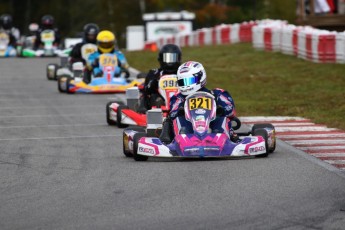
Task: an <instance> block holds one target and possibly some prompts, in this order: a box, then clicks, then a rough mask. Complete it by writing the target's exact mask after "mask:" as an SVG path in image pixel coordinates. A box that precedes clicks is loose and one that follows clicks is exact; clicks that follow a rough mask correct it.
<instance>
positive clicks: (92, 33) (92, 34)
mask: <svg viewBox="0 0 345 230" xmlns="http://www.w3.org/2000/svg"><path fill="white" fill-rule="evenodd" d="M98 32H99V27H98V25H96V24H94V23H88V24H86V25H85V26H84V40H85V42H88V43H94V44H96V41H97V40H96V38H97V34H98Z"/></svg>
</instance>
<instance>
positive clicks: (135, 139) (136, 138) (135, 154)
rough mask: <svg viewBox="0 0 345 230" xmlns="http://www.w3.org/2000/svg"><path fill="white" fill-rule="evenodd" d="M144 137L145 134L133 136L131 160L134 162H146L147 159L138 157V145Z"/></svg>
mask: <svg viewBox="0 0 345 230" xmlns="http://www.w3.org/2000/svg"><path fill="white" fill-rule="evenodd" d="M142 137H146V133H141V132H139V133H136V134H134V136H133V158H134V160H135V161H147V159H148V158H149V157H147V156H142V155H138V143H139V140H140V138H142Z"/></svg>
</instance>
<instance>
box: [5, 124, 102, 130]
mask: <svg viewBox="0 0 345 230" xmlns="http://www.w3.org/2000/svg"><path fill="white" fill-rule="evenodd" d="M103 125H106V123H105V122H104V123H96V124H64V125H17V126H0V129H21V128H50V127H52V128H56V127H76V126H103Z"/></svg>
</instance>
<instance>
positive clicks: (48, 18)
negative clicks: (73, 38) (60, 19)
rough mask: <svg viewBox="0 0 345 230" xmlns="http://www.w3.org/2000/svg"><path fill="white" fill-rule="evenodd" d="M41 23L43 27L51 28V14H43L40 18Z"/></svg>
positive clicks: (52, 20) (52, 22) (52, 21)
mask: <svg viewBox="0 0 345 230" xmlns="http://www.w3.org/2000/svg"><path fill="white" fill-rule="evenodd" d="M41 25H42V27H43V29H52V28H53V25H54V17H53V16H51V15H49V14H48V15H44V16H43V17H42V18H41Z"/></svg>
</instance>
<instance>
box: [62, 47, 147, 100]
mask: <svg viewBox="0 0 345 230" xmlns="http://www.w3.org/2000/svg"><path fill="white" fill-rule="evenodd" d="M99 67H100V69H101V70H102V72H101V73H102V74H101V75H93V74H92V75H91V79H88V72H87V71H84V72H83V77H74V78H71V77H66V78H59V80H58V87H60V88H61V89H63V90H62V92H63V91H65V92H67V93H69V94H73V93H86V94H87V93H94V94H97V93H125V92H126V89H128V88H130V87H133V86H137V85H140V84H141V83H142V82H143V79H133V80H130V79H129V78H128V77H129V75H130V73H129V71H128V70H127V69H122V68H120V67H119V66H118V59H117V56H116V55H115V54H109V53H106V54H102V55H100V57H99ZM60 92H61V91H60Z"/></svg>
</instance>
